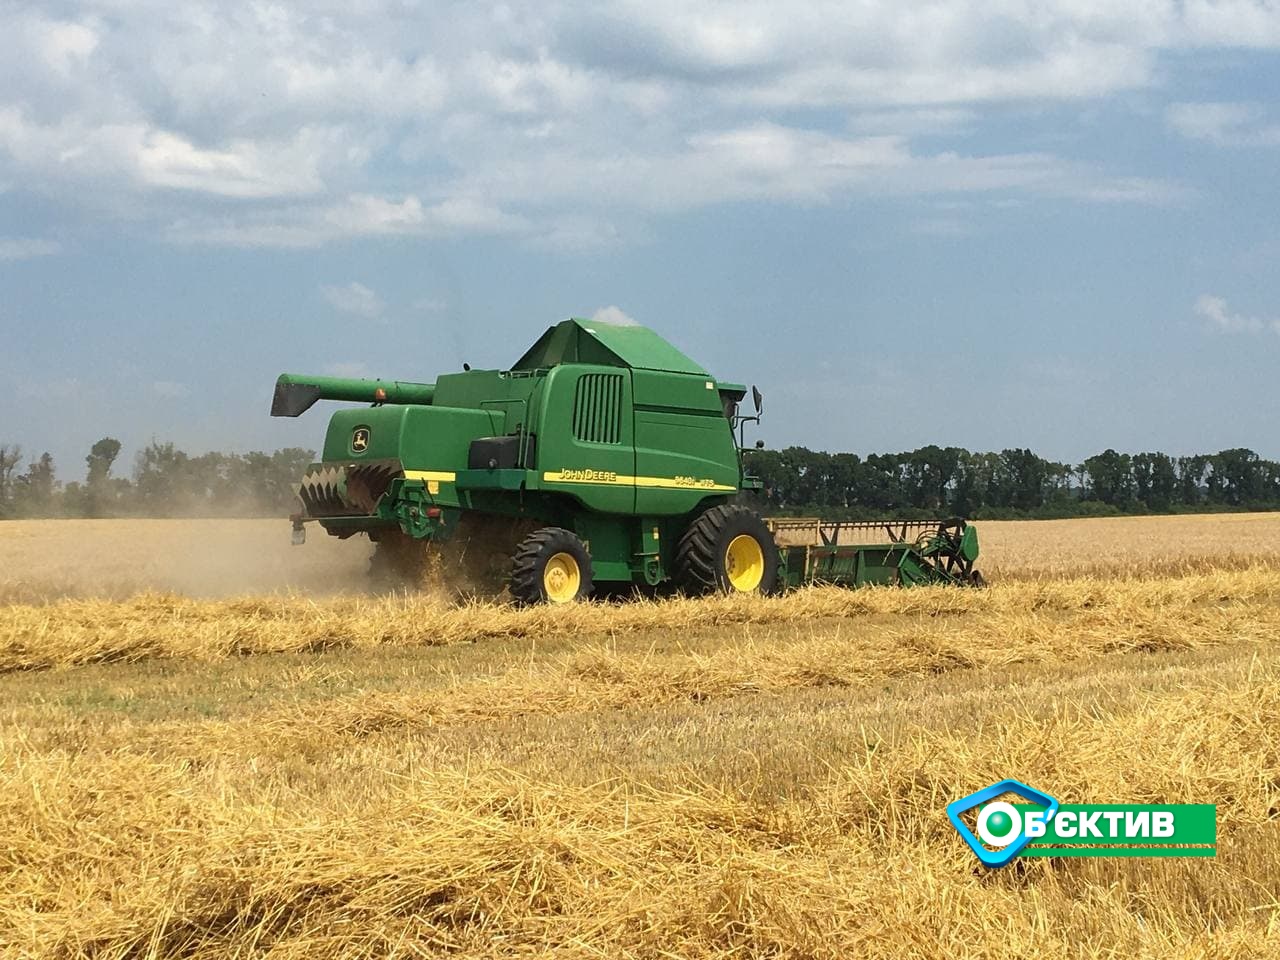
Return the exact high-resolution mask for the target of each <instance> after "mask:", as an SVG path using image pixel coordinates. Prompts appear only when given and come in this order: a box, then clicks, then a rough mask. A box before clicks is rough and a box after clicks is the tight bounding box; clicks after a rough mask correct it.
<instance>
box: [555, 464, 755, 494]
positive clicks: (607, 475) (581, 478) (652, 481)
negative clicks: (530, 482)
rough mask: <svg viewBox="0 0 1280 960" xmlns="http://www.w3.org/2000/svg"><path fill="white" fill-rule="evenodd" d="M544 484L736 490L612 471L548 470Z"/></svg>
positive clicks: (689, 480) (709, 481)
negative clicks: (633, 475) (632, 475)
mask: <svg viewBox="0 0 1280 960" xmlns="http://www.w3.org/2000/svg"><path fill="white" fill-rule="evenodd" d="M542 479H543V482H544V483H591V484H608V485H613V484H620V485H622V486H628V487H658V488H661V489H665V490H684V489H691V488H692V489H696V490H723V491H726V492H727V491H736V490H737V489H738V488H737V487H735V486H731V485H729V484H726V483H716V482H715V481H714V480H712V479H711V478H710V477H681V476H676V477H631V476H627V475H626V474H622V473H614V472H613V471H612V470H592V469H590V468H586V469H582V470H548V471H547V472H545V473H544V474H543V475H542Z"/></svg>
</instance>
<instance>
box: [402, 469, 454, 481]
mask: <svg viewBox="0 0 1280 960" xmlns="http://www.w3.org/2000/svg"><path fill="white" fill-rule="evenodd" d="M404 478H405V479H406V480H434V481H436V482H437V483H453V482H454V481H455V480H457V479H458V475H457V474H456V473H452V472H450V471H447V470H406V471H405V472H404Z"/></svg>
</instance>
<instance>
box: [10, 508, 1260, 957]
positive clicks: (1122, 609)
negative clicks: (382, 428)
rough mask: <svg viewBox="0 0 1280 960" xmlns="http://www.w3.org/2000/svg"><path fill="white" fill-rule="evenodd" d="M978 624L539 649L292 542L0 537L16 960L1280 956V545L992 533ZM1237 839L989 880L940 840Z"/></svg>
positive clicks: (663, 637) (529, 640)
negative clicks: (1199, 818) (1064, 821)
mask: <svg viewBox="0 0 1280 960" xmlns="http://www.w3.org/2000/svg"><path fill="white" fill-rule="evenodd" d="M978 526H979V533H980V536H981V539H982V543H983V551H984V556H983V558H982V561H981V562H980V564H979V565H980V566H981V567H982V569H983V570H984V572H986V573H987V574H988V577H989V579H990V580H991V581H992V585H991V586H990V588H988V589H986V590H981V591H979V590H960V589H954V588H919V589H903V590H895V589H865V590H858V591H847V590H840V589H835V588H809V589H804V590H800V591H796V592H793V593H791V594H789V595H786V596H783V597H779V598H768V599H759V598H712V599H703V600H682V599H675V600H664V601H635V602H627V603H591V604H585V605H580V606H576V607H572V608H562V609H547V608H543V609H532V610H517V609H514V608H511V607H508V606H505V605H502V604H500V603H493V602H474V601H472V602H459V601H458V600H456V599H455V598H454V596H453V595H452V594H451V593H450V592H449V591H448V590H445V589H427V590H423V591H418V592H409V593H406V592H400V593H384V594H379V593H375V592H372V591H370V590H369V589H367V588H366V585H365V582H364V579H363V570H364V567H365V565H366V564H367V560H368V545H367V543H364V542H361V541H360V540H356V539H353V540H350V541H343V542H338V541H324V540H322V539H320V538H315V537H313V542H311V543H309V544H307V546H305V547H303V548H298V549H292V548H290V547H289V546H288V543H287V540H288V529H287V524H284V523H269V522H259V521H244V522H222V521H216V522H215V521H140V522H133V521H94V522H77V521H61V522H59V521H45V522H22V523H6V524H0V559H3V561H4V564H3V568H2V569H3V571H4V573H3V574H0V953H2V954H3V955H4V956H13V957H25V956H42V957H95V958H108V957H110V958H115V957H119V958H124V957H130V958H133V957H174V956H183V957H224V956H240V957H253V956H268V955H269V956H273V957H386V956H396V957H417V956H449V957H463V958H466V957H531V956H545V955H556V956H566V957H644V958H660V957H708V958H711V957H716V958H728V957H795V958H810V957H831V958H836V957H840V958H844V957H859V956H870V957H920V958H924V957H953V956H963V957H1024V956H1029V955H1034V956H1063V957H1151V958H1157V957H1159V958H1165V957H1206V958H1207V957H1218V956H1224V957H1226V956H1231V957H1258V958H1262V957H1273V956H1277V955H1280V913H1278V912H1277V911H1278V909H1280V825H1278V820H1280V735H1278V734H1277V733H1276V731H1277V730H1280V660H1278V659H1277V656H1276V653H1277V644H1278V643H1280V547H1277V546H1276V544H1278V543H1280V536H1277V534H1280V516H1273V515H1229V516H1220V517H1171V518H1118V519H1114V520H1112V519H1107V520H1082V521H1052V522H1024V523H980V524H979V525H978ZM1004 777H1015V778H1017V779H1020V780H1023V781H1025V782H1027V783H1030V784H1032V785H1034V786H1037V787H1039V788H1042V789H1045V790H1047V791H1048V792H1050V793H1052V794H1054V795H1055V796H1058V797H1059V798H1061V799H1063V800H1064V801H1066V802H1090V801H1096V802H1170V803H1175V802H1210V803H1216V804H1217V805H1218V830H1219V850H1218V855H1217V856H1216V857H1215V858H1213V859H1186V860H1180V859H1175V858H1168V859H1153V860H1139V859H1098V860H1093V859H1084V860H1049V859H1037V860H1034V861H1019V862H1017V863H1015V864H1014V865H1012V866H1010V867H1007V868H1004V869H1003V870H999V871H994V872H988V871H986V870H985V869H984V868H981V867H980V866H978V864H977V861H976V860H975V859H974V858H973V856H972V854H971V853H970V852H969V851H968V850H967V848H966V847H965V846H964V845H963V843H962V842H961V841H960V839H959V838H958V837H957V836H956V834H955V832H954V830H952V828H951V827H950V825H949V823H948V822H947V818H946V815H945V813H944V810H943V808H944V807H945V805H946V803H947V802H949V801H950V800H952V799H955V798H957V797H960V796H963V795H965V794H967V793H970V792H972V791H973V790H975V789H978V788H979V787H982V786H986V785H987V784H989V783H991V782H993V781H995V780H998V779H1002V778H1004Z"/></svg>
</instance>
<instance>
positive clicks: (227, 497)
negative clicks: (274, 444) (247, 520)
mask: <svg viewBox="0 0 1280 960" xmlns="http://www.w3.org/2000/svg"><path fill="white" fill-rule="evenodd" d="M120 448H121V444H120V441H119V440H117V439H115V438H114V437H103V438H102V439H101V440H99V441H98V442H97V443H95V444H94V445H93V446H92V447H91V448H90V450H89V453H88V454H87V455H86V456H85V467H86V469H85V473H84V477H83V479H77V480H71V481H68V482H67V483H62V482H60V480H59V478H58V475H57V471H56V468H55V465H54V462H53V457H52V456H50V455H49V454H48V453H43V454H41V455H40V456H38V457H34V458H32V459H31V460H30V461H29V462H28V463H27V465H26V469H25V470H24V469H23V468H22V464H23V456H22V449H21V448H20V447H18V446H14V445H11V444H0V518H10V517H176V516H187V517H192V516H204V517H208V516H228V517H229V516H280V515H283V514H287V513H291V512H292V511H294V510H296V509H297V500H296V495H295V493H294V491H295V490H296V488H297V483H298V480H299V479H300V478H301V477H302V474H303V472H304V471H305V470H306V468H307V465H308V464H309V463H311V462H312V461H314V460H315V452H314V451H312V450H303V449H300V448H298V447H289V448H286V449H284V450H277V451H275V452H274V453H263V452H253V453H216V452H214V453H203V454H199V455H194V456H193V455H191V454H188V453H186V452H184V451H182V450H179V449H178V448H177V447H175V446H174V445H173V444H172V443H167V442H166V443H162V442H160V441H156V440H153V441H152V442H151V443H149V444H148V445H147V446H146V447H144V448H143V449H142V450H140V451H138V454H137V456H136V457H135V458H134V462H133V468H132V470H131V471H129V472H128V474H127V475H125V474H123V472H122V471H120V470H119V469H118V467H117V460H118V459H119V456H120Z"/></svg>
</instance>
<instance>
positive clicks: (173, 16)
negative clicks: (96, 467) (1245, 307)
mask: <svg viewBox="0 0 1280 960" xmlns="http://www.w3.org/2000/svg"><path fill="white" fill-rule="evenodd" d="M6 34H7V35H6V51H5V52H6V55H5V57H4V58H2V59H0V181H6V182H8V181H11V182H14V183H18V184H21V185H22V186H21V189H23V190H24V191H31V192H36V193H44V194H46V195H51V196H56V197H57V198H58V200H59V202H60V203H64V204H68V205H71V206H76V205H79V206H84V207H91V208H93V209H94V210H95V211H97V212H99V213H101V212H102V211H104V210H105V211H106V213H107V215H109V216H113V217H117V218H119V219H121V220H128V221H129V222H131V223H136V224H138V228H139V229H143V230H147V231H148V232H155V228H156V227H160V232H161V234H162V235H163V236H165V237H167V238H169V239H170V240H173V241H177V242H187V243H192V242H195V243H216V244H232V245H241V246H262V245H273V246H297V247H302V246H314V245H316V244H321V243H325V242H329V241H331V240H336V239H342V238H348V237H367V236H395V235H406V234H411V235H422V236H454V235H460V234H480V233H483V234H494V235H497V234H500V235H507V236H516V237H520V238H522V239H524V240H525V241H527V242H530V243H538V244H542V245H545V246H547V247H550V248H553V249H561V250H578V249H583V248H588V247H592V246H600V245H608V244H610V243H615V242H618V241H619V239H620V238H621V237H622V230H623V227H621V226H620V224H625V226H626V229H633V225H634V223H635V222H637V221H640V222H643V219H644V218H646V217H655V216H660V215H663V214H665V213H668V212H672V211H675V212H683V211H685V210H688V209H689V208H691V207H693V206H697V205H700V204H710V203H724V202H734V201H741V200H768V201H780V202H788V203H801V204H807V203H820V202H827V201H829V200H831V199H832V198H834V197H840V196H857V195H859V194H870V195H876V196H880V195H884V194H889V195H904V194H912V195H927V194H936V193H939V192H948V191H957V190H994V191H1001V192H1004V193H1011V192H1012V193H1017V194H1019V195H1021V196H1029V197H1036V196H1054V197H1072V198H1076V199H1080V200H1084V201H1088V202H1126V203H1128V202H1168V201H1169V200H1170V199H1171V198H1176V197H1177V195H1178V194H1179V188H1178V186H1177V185H1175V184H1169V183H1165V182H1162V181H1160V180H1158V179H1155V178H1144V177H1141V176H1139V177H1134V176H1133V171H1118V172H1110V171H1108V170H1103V169H1096V168H1092V167H1089V166H1086V165H1083V164H1077V163H1073V162H1071V161H1070V160H1069V159H1067V158H1064V157H1061V156H1056V155H1052V154H1046V153H1044V152H1043V148H1042V147H1040V146H1033V145H1032V143H1031V141H1030V140H1028V141H1026V145H1025V146H1019V145H1018V143H1017V142H1014V143H1013V145H1012V146H1007V147H1005V148H1004V149H1003V150H1002V151H1001V152H999V153H993V152H991V151H983V150H981V149H975V148H973V147H972V146H971V145H969V146H968V147H967V148H965V149H961V148H960V146H958V145H957V143H951V144H950V145H948V146H945V147H944V146H942V145H940V144H939V143H938V141H939V140H940V139H944V138H951V139H952V140H955V141H962V140H963V138H964V137H965V136H966V134H967V133H968V132H969V131H970V129H971V128H972V127H974V126H975V125H976V124H977V123H978V122H979V121H980V120H981V119H982V118H983V117H984V115H985V114H986V113H988V112H991V111H1000V110H1003V109H1007V105H1010V104H1019V103H1023V104H1035V105H1037V106H1042V105H1044V104H1055V103H1080V102H1084V101H1090V100H1096V99H1099V98H1105V97H1109V96H1112V95H1115V94H1117V93H1121V92H1124V91H1131V90H1141V89H1145V88H1154V87H1155V86H1156V85H1157V81H1158V80H1160V79H1162V78H1160V77H1158V76H1157V69H1156V68H1157V64H1158V63H1159V62H1160V61H1161V54H1162V52H1163V51H1187V50H1194V49H1196V48H1204V47H1252V48H1258V49H1277V48H1280V10H1278V9H1277V7H1276V5H1275V4H1274V3H1273V2H1268V0H1183V2H1173V0H1130V2H1109V3H1102V2H1086V3H1080V2H1079V0H1045V2H1042V3H1037V4H1030V5H1028V4H1012V3H995V4H992V3H989V2H980V0H938V2H935V3H930V4H927V5H911V4H900V3H893V2H889V0H878V2H867V3H859V4H849V3H843V2H837V0H815V2H813V3H810V4H808V5H805V6H803V7H802V8H794V7H786V6H782V5H779V4H777V3H774V2H765V0H742V2H735V3H732V4H730V3H723V2H712V3H707V4H697V5H690V4H687V3H683V2H676V0H651V2H648V3H645V4H638V3H634V2H629V0H602V2H600V3H595V4H590V5H573V4H543V3H536V2H533V0H513V2H511V3H508V4H504V5H501V6H499V7H493V8H490V7H487V6H484V5H478V4H473V5H462V6H455V7H451V8H450V10H449V12H448V15H447V16H442V15H441V13H440V11H439V10H438V9H435V8H434V7H433V5H431V4H416V3H404V2H401V0H362V2H360V3H357V4H346V3H337V2H335V0H319V2H318V3H308V4H303V3H300V2H297V0H281V2H278V3H271V4H216V3H213V2H211V0H173V2H166V3H161V2H160V0H141V2H138V3H131V4H119V3H115V2H112V0H83V2H82V3H80V4H78V5H72V6H69V7H68V6H64V5H53V6H50V5H48V4H42V3H36V2H34V0H25V2H24V0H17V2H16V3H14V4H11V5H10V9H9V10H8V11H7V12H6ZM1219 119H1220V120H1221V121H1222V122H1221V123H1219V124H1218V125H1217V126H1214V123H1215V122H1216V121H1214V118H1213V117H1212V116H1204V115H1202V116H1201V117H1200V118H1198V119H1197V118H1196V117H1195V116H1193V115H1192V113H1190V112H1187V111H1183V112H1181V113H1179V112H1178V111H1176V110H1175V111H1173V112H1172V113H1171V114H1170V120H1169V122H1170V124H1171V125H1173V126H1174V127H1175V128H1176V129H1179V130H1182V131H1184V132H1185V131H1193V130H1199V131H1201V132H1202V135H1204V136H1206V137H1209V138H1213V137H1217V136H1222V137H1225V138H1231V137H1235V136H1237V134H1238V132H1239V131H1238V130H1237V128H1238V127H1239V123H1238V122H1237V120H1236V119H1233V116H1232V115H1223V117H1220V118H1219ZM1245 120H1249V121H1250V122H1252V120H1251V118H1248V117H1246V118H1245ZM1267 129H1269V128H1268V127H1267V126H1266V125H1265V124H1263V126H1262V130H1263V131H1264V132H1262V133H1258V132H1256V131H1255V132H1254V133H1253V134H1251V136H1254V137H1259V136H1260V137H1262V138H1263V139H1264V140H1268V139H1269V138H1270V136H1271V134H1270V133H1267V132H1265V131H1266V130H1267ZM1188 135H1196V134H1194V133H1189V134H1188ZM1055 149H1056V148H1055Z"/></svg>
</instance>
